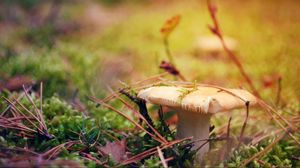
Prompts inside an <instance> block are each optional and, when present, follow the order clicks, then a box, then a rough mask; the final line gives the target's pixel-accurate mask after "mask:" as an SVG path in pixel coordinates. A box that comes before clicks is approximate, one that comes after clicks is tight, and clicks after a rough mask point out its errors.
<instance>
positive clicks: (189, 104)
mask: <svg viewBox="0 0 300 168" xmlns="http://www.w3.org/2000/svg"><path fill="white" fill-rule="evenodd" d="M138 97H139V98H141V99H144V100H145V101H147V102H150V103H153V104H158V105H162V106H167V107H169V108H171V109H173V110H174V111H176V112H177V115H178V118H179V122H178V124H177V138H185V137H193V140H195V143H194V146H193V149H198V148H200V149H199V151H198V153H197V160H198V161H201V159H202V158H203V156H204V154H205V153H206V152H207V151H208V150H209V143H207V142H205V140H207V139H208V138H209V127H210V118H211V116H212V115H213V114H215V113H218V112H223V111H230V110H232V109H236V108H240V107H243V106H245V103H246V102H249V103H250V105H254V104H256V101H257V100H256V97H255V96H253V95H252V94H251V93H249V92H247V91H246V90H242V89H220V88H217V87H206V86H198V87H194V88H185V87H179V86H155V87H149V88H147V89H144V90H141V91H139V93H138ZM201 140H202V141H201Z"/></svg>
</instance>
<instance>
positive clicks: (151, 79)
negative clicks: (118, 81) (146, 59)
mask: <svg viewBox="0 0 300 168" xmlns="http://www.w3.org/2000/svg"><path fill="white" fill-rule="evenodd" d="M166 75H168V72H164V73H161V74H158V75H154V76H151V77H149V78H147V79H144V80H141V81H138V82H135V83H133V84H131V87H132V88H136V87H139V86H140V85H142V87H144V85H145V83H149V81H150V83H153V82H154V81H155V82H156V81H159V82H160V79H161V77H164V76H166ZM127 88H128V86H125V87H122V88H120V89H118V90H116V91H113V93H112V94H111V95H109V96H107V97H105V98H104V99H102V101H103V102H104V103H106V102H108V101H110V100H111V99H113V98H115V96H116V95H118V96H120V95H121V93H119V91H120V90H124V89H127Z"/></svg>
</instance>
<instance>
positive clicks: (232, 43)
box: [197, 36, 237, 56]
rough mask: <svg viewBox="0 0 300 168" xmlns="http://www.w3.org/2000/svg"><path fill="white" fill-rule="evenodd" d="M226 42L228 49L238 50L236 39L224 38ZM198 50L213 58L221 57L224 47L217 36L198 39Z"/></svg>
mask: <svg viewBox="0 0 300 168" xmlns="http://www.w3.org/2000/svg"><path fill="white" fill-rule="evenodd" d="M224 41H225V44H226V46H227V47H228V49H230V50H232V51H234V50H236V48H237V42H236V40H235V39H233V38H230V37H224ZM197 49H198V50H200V52H204V53H208V54H210V55H211V56H220V54H221V53H222V52H223V45H222V43H221V41H220V39H219V38H218V37H216V36H201V37H199V38H198V39H197Z"/></svg>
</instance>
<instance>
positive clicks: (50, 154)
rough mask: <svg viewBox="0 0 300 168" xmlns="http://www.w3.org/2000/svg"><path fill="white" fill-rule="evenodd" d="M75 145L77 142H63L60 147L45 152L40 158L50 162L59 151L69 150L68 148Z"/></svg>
mask: <svg viewBox="0 0 300 168" xmlns="http://www.w3.org/2000/svg"><path fill="white" fill-rule="evenodd" d="M76 143H79V141H69V142H65V143H63V144H60V145H58V146H56V147H54V148H52V149H50V150H48V151H47V152H45V153H43V154H42V157H43V158H45V159H46V160H50V159H52V158H53V157H56V156H57V155H58V154H59V153H60V150H61V149H62V148H63V147H66V148H69V147H71V146H72V145H74V144H76Z"/></svg>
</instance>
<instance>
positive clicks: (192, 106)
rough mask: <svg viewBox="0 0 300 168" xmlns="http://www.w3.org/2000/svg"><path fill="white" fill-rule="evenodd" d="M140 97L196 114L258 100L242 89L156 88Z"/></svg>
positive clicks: (239, 105)
mask: <svg viewBox="0 0 300 168" xmlns="http://www.w3.org/2000/svg"><path fill="white" fill-rule="evenodd" d="M138 97H139V98H141V99H144V100H146V101H147V102H150V103H153V104H159V105H163V106H168V107H171V108H174V109H181V110H184V111H191V112H196V113H217V112H222V111H229V110H232V109H235V108H241V107H244V106H245V103H246V102H247V101H249V102H250V105H255V104H256V102H257V99H256V97H255V96H253V95H252V94H251V93H249V92H248V91H246V90H242V89H219V88H214V87H203V86H201V87H197V88H184V87H178V86H155V87H150V88H147V89H144V90H141V91H140V92H139V93H138Z"/></svg>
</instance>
